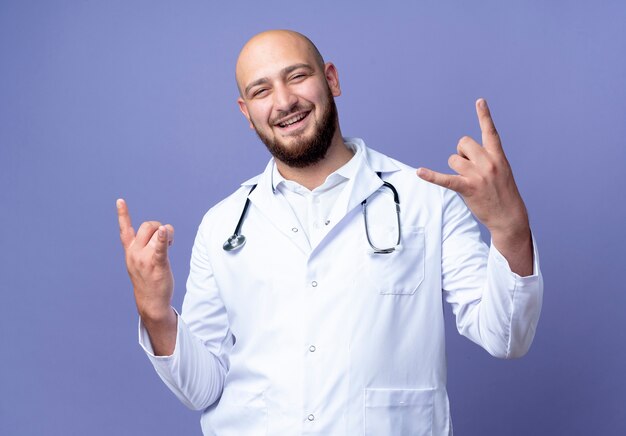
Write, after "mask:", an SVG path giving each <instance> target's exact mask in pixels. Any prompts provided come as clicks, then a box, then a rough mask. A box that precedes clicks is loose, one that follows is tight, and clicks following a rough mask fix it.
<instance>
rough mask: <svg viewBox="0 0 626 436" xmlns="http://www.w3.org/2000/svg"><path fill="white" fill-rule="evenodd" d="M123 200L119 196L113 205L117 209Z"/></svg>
mask: <svg viewBox="0 0 626 436" xmlns="http://www.w3.org/2000/svg"><path fill="white" fill-rule="evenodd" d="M123 202H124V200H122V199H121V198H118V199H117V200H116V201H115V205H116V206H117V208H118V209H119V208H120V207H122V203H123Z"/></svg>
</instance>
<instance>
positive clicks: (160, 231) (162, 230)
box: [159, 228, 165, 238]
mask: <svg viewBox="0 0 626 436" xmlns="http://www.w3.org/2000/svg"><path fill="white" fill-rule="evenodd" d="M164 237H165V229H164V228H159V238H164Z"/></svg>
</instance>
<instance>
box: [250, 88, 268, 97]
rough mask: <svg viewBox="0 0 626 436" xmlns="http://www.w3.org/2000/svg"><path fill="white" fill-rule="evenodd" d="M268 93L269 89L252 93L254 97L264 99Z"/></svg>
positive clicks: (261, 89)
mask: <svg viewBox="0 0 626 436" xmlns="http://www.w3.org/2000/svg"><path fill="white" fill-rule="evenodd" d="M266 93H267V88H260V89H257V90H255V91H254V92H252V97H262V96H263V95H265V94H266Z"/></svg>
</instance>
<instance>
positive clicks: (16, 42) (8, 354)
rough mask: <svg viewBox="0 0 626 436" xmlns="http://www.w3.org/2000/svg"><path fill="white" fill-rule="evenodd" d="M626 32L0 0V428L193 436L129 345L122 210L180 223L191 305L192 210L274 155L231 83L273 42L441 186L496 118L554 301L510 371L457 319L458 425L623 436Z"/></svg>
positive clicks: (342, 107)
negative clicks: (487, 120) (317, 64)
mask: <svg viewBox="0 0 626 436" xmlns="http://www.w3.org/2000/svg"><path fill="white" fill-rule="evenodd" d="M624 23H626V4H625V3H624V2H623V1H597V2H591V1H587V2H584V1H552V2H540V1H526V2H519V1H512V2H498V1H491V0H490V1H477V2H467V1H460V0H450V1H441V2H434V1H414V2H405V1H399V0H391V1H386V2H371V3H370V2H367V1H364V2H362V1H359V2H356V1H353V2H341V1H324V0H320V1H315V2H304V3H302V2H300V3H294V2H287V1H278V0H268V1H264V2H255V1H249V2H225V1H222V2H214V1H208V0H207V1H199V0H198V1H181V2H170V1H148V0H137V1H121V0H113V1H106V2H97V1H87V0H81V1H79V0H75V1H69V0H68V1H61V0H54V1H34V0H26V1H17V0H15V1H10V0H2V1H0V188H1V189H0V247H1V249H0V269H1V277H2V280H0V301H1V302H2V314H1V315H0V434H1V435H7V436H22V435H70V434H75V435H94V436H99V435H107V436H108V435H144V434H145V435H148V434H149V435H173V434H176V435H183V434H184V435H195V434H200V425H199V418H200V416H199V413H197V412H192V411H189V410H187V409H186V408H185V407H184V406H183V405H182V404H181V403H179V402H178V400H177V399H176V398H175V397H174V395H172V394H171V393H170V392H169V391H168V390H167V388H166V387H165V386H164V385H163V384H162V383H161V382H160V380H159V379H158V377H157V376H156V374H155V372H154V371H153V369H152V367H151V365H150V363H149V362H148V360H147V359H146V358H145V356H144V355H143V353H142V351H141V349H140V348H139V346H138V344H137V313H136V309H135V304H134V300H133V297H132V289H131V287H130V282H129V280H128V277H127V274H126V270H125V265H124V260H123V251H122V248H121V245H120V243H119V238H118V228H117V219H116V214H115V199H116V198H118V197H125V198H126V199H127V200H128V203H129V205H130V209H131V214H132V216H133V219H134V222H135V224H136V225H138V224H139V223H140V222H141V221H143V220H148V219H158V220H161V221H164V222H169V223H172V224H173V225H174V226H175V227H176V241H175V244H174V246H173V247H172V249H171V262H172V265H173V269H174V274H175V277H176V289H175V296H174V305H175V306H176V307H178V308H180V305H181V302H182V297H183V295H184V283H185V279H186V276H187V273H188V268H189V267H188V265H189V256H190V251H191V246H192V242H193V238H194V236H195V231H196V229H197V226H198V224H199V223H200V219H201V217H202V215H203V214H204V213H205V212H206V210H207V209H208V208H209V207H210V206H212V205H213V204H215V203H216V202H218V201H219V200H220V199H222V198H223V197H225V196H226V195H228V194H229V193H231V192H232V191H234V190H235V189H236V188H237V186H238V185H239V184H240V183H241V182H242V181H244V180H246V179H248V178H249V177H250V176H252V175H254V174H257V173H259V172H260V171H262V169H263V168H264V166H265V163H266V162H267V159H268V158H269V155H268V153H267V151H266V149H265V147H264V146H263V145H262V144H261V143H260V142H259V140H258V139H257V138H256V136H255V134H254V132H252V131H251V130H250V129H249V128H248V126H247V123H246V122H245V120H244V118H243V117H242V115H241V114H240V113H239V110H238V108H237V105H236V98H237V89H236V86H235V79H234V65H235V60H236V57H237V54H238V52H239V49H240V48H241V46H242V45H243V43H244V42H245V41H246V40H247V39H248V38H249V37H250V36H252V35H253V34H255V33H257V32H259V31H262V30H266V29H269V28H291V29H295V30H298V31H300V32H302V33H304V34H306V35H308V36H309V37H310V38H311V39H312V40H313V41H314V42H315V43H316V44H317V45H318V47H319V49H320V51H321V52H322V54H323V55H324V56H325V58H326V59H327V60H331V61H333V62H334V63H335V64H336V66H337V68H338V71H339V77H340V81H341V84H342V91H343V95H342V96H341V97H339V98H338V99H337V104H338V109H339V113H340V119H341V122H342V130H343V132H344V134H346V135H348V136H359V137H362V138H364V139H365V140H366V142H367V143H368V144H369V145H370V146H372V147H373V148H375V149H378V150H380V151H382V152H384V153H386V154H388V155H390V156H393V157H395V158H397V159H400V160H402V161H404V162H406V163H409V164H411V165H413V166H416V167H417V166H426V167H430V168H433V169H437V170H441V171H447V170H448V169H447V158H448V156H449V154H451V153H453V152H454V151H455V147H456V143H457V141H458V139H459V138H460V137H461V136H463V135H466V134H468V135H471V136H474V137H475V138H479V137H480V131H479V128H478V123H477V120H476V115H475V112H474V101H475V100H476V99H477V98H478V97H485V98H487V100H488V101H489V104H490V107H491V110H492V114H493V117H494V119H495V122H496V125H497V127H498V129H499V131H500V134H501V136H502V139H503V145H504V148H505V151H506V152H507V155H508V158H509V160H510V162H511V164H512V166H513V169H514V172H515V175H516V179H517V182H518V185H519V187H520V190H521V191H522V194H523V196H524V198H525V200H526V203H527V206H528V209H529V211H530V216H531V221H532V226H533V230H534V232H535V235H536V238H537V241H538V245H539V249H540V255H541V260H542V270H543V273H544V276H545V298H544V306H543V313H542V318H541V320H540V323H539V328H538V332H537V335H536V338H535V342H534V344H533V347H532V348H531V350H530V352H529V353H528V355H527V356H525V357H524V358H522V359H520V360H514V361H503V360H497V359H495V358H492V357H491V356H489V355H488V354H487V353H486V352H485V351H483V350H482V349H480V348H479V347H477V346H476V345H474V344H472V343H470V342H469V341H468V340H466V339H465V338H462V337H460V336H459V335H458V333H457V332H456V329H455V327H454V321H453V318H452V316H451V314H450V313H449V312H450V310H449V308H446V311H447V313H446V327H447V344H448V365H449V384H448V388H449V393H450V398H451V407H452V414H453V421H454V426H455V431H456V432H457V433H458V434H459V435H466V436H484V435H509V436H522V435H531V434H532V435H539V436H543V435H546V436H548V435H549V436H553V435H568V436H571V435H623V434H626V412H625V410H626V408H625V407H624V405H625V404H626V377H624V375H623V373H624V368H625V367H626V347H625V346H624V345H625V344H626V341H625V340H624V339H625V338H624V329H623V326H624V319H625V318H624V312H625V309H626V292H625V290H626V289H625V285H624V280H623V276H624V271H625V266H624V265H626V255H625V252H626V251H625V250H624V243H625V242H626V241H625V237H624V230H623V228H624V223H625V222H626V206H625V202H624V193H623V192H624V188H626V175H625V168H626V144H625V142H624V141H625V140H624V138H626V56H625V55H624V54H625V53H626V31H625V29H626V26H624ZM229 225H231V224H230V223H229Z"/></svg>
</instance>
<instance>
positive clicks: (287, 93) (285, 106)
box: [274, 85, 298, 112]
mask: <svg viewBox="0 0 626 436" xmlns="http://www.w3.org/2000/svg"><path fill="white" fill-rule="evenodd" d="M296 104H298V97H297V96H296V95H295V94H294V93H293V92H292V91H291V90H290V89H289V87H288V86H284V85H280V86H277V87H276V88H275V89H274V109H275V110H277V111H280V112H290V111H291V109H293V107H294V106H295V105H296Z"/></svg>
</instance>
